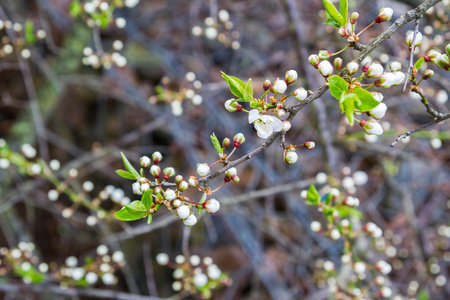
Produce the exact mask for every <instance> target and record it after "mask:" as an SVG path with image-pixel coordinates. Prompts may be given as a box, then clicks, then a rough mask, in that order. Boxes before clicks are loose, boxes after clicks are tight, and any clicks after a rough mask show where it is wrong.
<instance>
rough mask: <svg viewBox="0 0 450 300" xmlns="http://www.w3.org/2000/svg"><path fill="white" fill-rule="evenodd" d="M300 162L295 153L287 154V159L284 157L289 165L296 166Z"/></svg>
mask: <svg viewBox="0 0 450 300" xmlns="http://www.w3.org/2000/svg"><path fill="white" fill-rule="evenodd" d="M297 160H298V155H297V153H296V152H295V151H289V152H288V153H286V155H285V157H284V161H285V162H287V163H288V164H291V165H292V164H295V163H296V162H297Z"/></svg>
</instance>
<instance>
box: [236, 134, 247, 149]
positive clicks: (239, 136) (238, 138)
mask: <svg viewBox="0 0 450 300" xmlns="http://www.w3.org/2000/svg"><path fill="white" fill-rule="evenodd" d="M233 142H234V144H233V146H234V147H236V148H238V147H239V146H240V145H242V144H243V143H244V142H245V137H244V134H242V133H238V134H236V135H235V136H234V138H233Z"/></svg>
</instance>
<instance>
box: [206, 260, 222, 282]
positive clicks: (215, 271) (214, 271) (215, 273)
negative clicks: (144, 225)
mask: <svg viewBox="0 0 450 300" xmlns="http://www.w3.org/2000/svg"><path fill="white" fill-rule="evenodd" d="M206 270H207V273H208V277H209V278H211V279H212V280H216V279H219V278H220V275H222V271H221V270H220V269H219V267H218V266H217V265H214V264H213V265H209V266H208V268H207V269H206Z"/></svg>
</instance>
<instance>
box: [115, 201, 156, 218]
mask: <svg viewBox="0 0 450 300" xmlns="http://www.w3.org/2000/svg"><path fill="white" fill-rule="evenodd" d="M147 215H148V211H147V209H146V208H145V206H144V204H142V202H141V201H139V200H135V201H133V202H131V203H130V204H129V205H125V206H124V207H122V209H121V210H119V211H118V212H116V213H115V214H114V216H115V217H116V218H117V219H119V220H121V221H135V220H139V219H142V218H145V217H146V216H147Z"/></svg>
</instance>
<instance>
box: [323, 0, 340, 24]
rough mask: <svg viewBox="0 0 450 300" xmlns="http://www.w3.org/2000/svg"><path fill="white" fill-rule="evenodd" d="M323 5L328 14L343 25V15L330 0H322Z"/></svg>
mask: <svg viewBox="0 0 450 300" xmlns="http://www.w3.org/2000/svg"><path fill="white" fill-rule="evenodd" d="M323 5H324V6H325V10H326V12H327V13H328V14H329V15H330V17H331V18H332V19H333V20H335V21H336V23H337V24H339V25H340V26H341V27H342V26H345V20H344V17H342V15H341V14H340V13H339V12H338V10H337V9H336V7H335V6H334V5H333V3H332V2H331V1H330V0H323Z"/></svg>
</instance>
